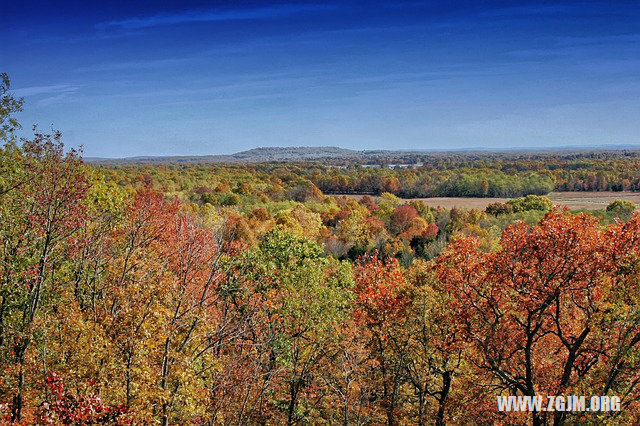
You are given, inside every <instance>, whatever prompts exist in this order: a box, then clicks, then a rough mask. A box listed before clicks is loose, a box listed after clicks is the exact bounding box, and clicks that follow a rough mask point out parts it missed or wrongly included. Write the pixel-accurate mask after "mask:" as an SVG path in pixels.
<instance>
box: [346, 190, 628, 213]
mask: <svg viewBox="0 0 640 426" xmlns="http://www.w3.org/2000/svg"><path fill="white" fill-rule="evenodd" d="M347 196H348V197H349V198H354V199H360V198H362V197H363V195H347ZM548 197H549V198H551V199H552V200H553V202H554V203H556V204H558V205H563V206H567V207H569V208H570V209H572V210H580V209H587V210H596V209H604V208H606V207H607V205H608V204H609V203H610V202H612V201H613V200H628V201H632V202H634V203H636V204H640V193H638V192H611V191H606V192H552V193H550V194H549V195H548ZM418 200H421V201H424V202H425V203H426V204H427V205H429V206H431V207H438V206H440V207H444V208H447V209H450V208H452V207H458V208H465V209H474V208H475V209H485V208H486V207H487V206H488V205H489V204H491V203H495V202H501V203H504V202H505V201H508V200H509V198H476V197H433V198H418Z"/></svg>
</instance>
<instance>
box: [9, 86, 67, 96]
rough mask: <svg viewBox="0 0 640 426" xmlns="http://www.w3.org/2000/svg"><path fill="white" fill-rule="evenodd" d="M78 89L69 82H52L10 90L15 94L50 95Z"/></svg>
mask: <svg viewBox="0 0 640 426" xmlns="http://www.w3.org/2000/svg"><path fill="white" fill-rule="evenodd" d="M78 89H79V87H78V86H74V85H71V84H54V85H51V86H33V87H23V88H20V89H15V90H12V92H13V94H14V95H15V96H20V97H22V96H25V97H26V96H38V95H51V94H56V95H60V94H63V93H66V94H71V93H74V92H76V91H77V90H78Z"/></svg>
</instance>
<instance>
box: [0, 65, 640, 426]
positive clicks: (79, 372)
mask: <svg viewBox="0 0 640 426" xmlns="http://www.w3.org/2000/svg"><path fill="white" fill-rule="evenodd" d="M9 84H10V82H9V79H8V77H7V76H6V75H3V81H2V92H1V93H0V95H1V96H2V99H1V104H0V125H1V126H2V127H1V129H0V131H1V133H0V138H1V139H2V143H3V147H2V149H1V150H0V236H1V239H2V244H1V245H0V416H1V417H0V419H1V421H2V422H5V423H8V424H25V425H26V424H164V425H167V424H207V425H214V424H215V425H217V424H221V425H241V424H289V425H293V424H344V425H376V424H388V425H402V424H418V425H424V424H436V425H445V424H452V425H456V424H478V423H483V424H491V423H496V424H526V423H531V424H534V425H538V424H563V423H566V424H594V425H595V424H637V423H638V422H639V421H640V401H639V399H640V386H639V385H638V383H639V382H640V373H639V371H640V370H639V367H640V365H639V364H638V363H639V362H640V361H639V360H640V305H639V303H640V214H638V213H635V212H634V210H635V209H636V206H635V205H634V204H633V203H632V202H629V201H625V200H618V201H614V202H612V203H610V204H609V205H608V206H603V208H601V209H595V210H585V211H575V210H569V209H568V208H566V207H562V206H560V205H554V203H553V202H552V201H551V200H550V199H549V198H547V197H546V195H547V194H548V193H549V192H551V191H627V192H628V191H637V190H640V154H639V153H638V152H637V151H616V152H582V153H574V154H563V153H519V154H508V153H503V154H500V153H485V154H482V153H476V154H460V153H457V154H454V153H452V154H439V155H428V154H425V153H417V154H412V155H408V154H403V155H408V158H407V159H405V160H403V161H404V162H405V163H406V164H410V167H402V168H400V167H396V168H394V167H391V168H390V167H388V164H385V163H382V162H379V163H378V164H377V165H376V166H375V167H373V166H371V165H370V164H367V165H364V164H363V162H362V161H360V160H359V159H358V158H355V159H353V158H351V159H349V160H348V161H347V160H344V161H342V160H336V159H333V160H331V161H298V162H292V161H279V162H277V161H268V162H235V163H228V164H227V163H220V164H217V163H216V164H205V163H198V162H194V163H188V164H186V163H178V162H159V163H154V164H145V163H135V162H123V163H118V162H114V163H105V164H101V163H92V162H86V161H84V160H83V158H82V153H81V152H78V151H75V150H72V149H67V148H65V147H64V145H63V135H61V134H60V133H58V132H56V131H49V132H42V131H40V130H38V129H35V130H34V133H33V134H32V136H30V137H26V138H18V137H17V136H16V131H17V129H18V128H19V127H20V124H19V123H18V122H17V121H16V119H15V118H14V115H15V113H16V112H18V111H20V110H21V109H22V108H23V104H22V101H21V100H20V99H18V98H16V97H14V96H12V95H11V91H10V87H9ZM365 166H366V167H365ZM627 192H625V193H627ZM621 193H622V192H621ZM434 196H440V197H447V196H460V197H506V198H509V199H510V200H509V201H506V202H504V203H502V202H496V203H492V204H490V205H489V206H488V207H487V208H486V209H483V210H481V209H472V208H469V209H466V208H452V209H446V208H442V207H432V206H429V205H427V204H426V203H425V202H423V201H422V200H417V198H420V197H434ZM506 395H617V396H619V397H620V399H621V407H620V410H619V411H611V412H602V413H589V412H560V411H558V412H524V413H522V412H517V413H514V412H500V411H498V410H497V406H496V398H497V397H498V396H506Z"/></svg>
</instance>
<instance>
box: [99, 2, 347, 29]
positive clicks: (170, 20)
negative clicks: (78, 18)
mask: <svg viewBox="0 0 640 426" xmlns="http://www.w3.org/2000/svg"><path fill="white" fill-rule="evenodd" d="M336 8H337V6H336V5H335V4H331V3H318V4H281V5H274V6H268V7H261V8H253V9H234V10H223V9H206V10H186V11H182V12H177V13H162V14H156V15H150V16H142V17H135V18H127V19H121V20H115V21H108V22H102V23H100V24H98V25H97V27H98V29H109V28H119V29H125V30H132V29H140V28H150V27H157V26H165V25H179V24H189V23H196V22H223V21H245V20H249V21H251V20H266V19H278V18H286V17H290V16H292V15H298V14H301V13H309V12H320V11H327V10H334V9H336Z"/></svg>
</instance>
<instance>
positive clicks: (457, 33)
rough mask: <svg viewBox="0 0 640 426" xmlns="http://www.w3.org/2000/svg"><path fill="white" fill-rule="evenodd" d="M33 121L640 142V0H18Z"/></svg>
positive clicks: (327, 134)
mask: <svg viewBox="0 0 640 426" xmlns="http://www.w3.org/2000/svg"><path fill="white" fill-rule="evenodd" d="M2 8H3V15H4V16H3V18H2V25H1V26H0V37H1V38H2V43H0V71H5V72H8V73H9V75H10V77H11V79H12V87H13V88H14V89H15V93H16V94H17V95H20V96H24V97H25V101H26V105H25V111H24V112H23V113H21V114H20V115H19V119H20V120H21V122H22V123H23V125H24V127H25V129H29V128H30V126H31V124H34V123H37V124H38V125H39V126H40V128H43V129H47V128H49V127H51V126H53V127H55V128H57V129H59V130H61V131H62V132H63V134H64V140H65V141H66V143H67V145H70V146H78V145H83V146H84V152H85V155H87V156H104V157H124V156H135V155H205V154H222V153H232V152H236V151H241V150H245V149H250V148H254V147H258V146H326V145H334V146H341V147H345V148H353V149H457V148H470V147H488V148H492V147H495V148H510V147H554V146H570V145H590V146H593V145H597V146H604V145H614V144H634V145H635V144H640V119H639V117H640V2H638V1H616V2H611V1H606V2H600V1H575V2H574V1H571V2H569V1H562V2H540V1H538V2H527V1H517V2H513V1H512V2H506V1H411V0H407V1H402V0H399V1H393V2H392V1H388V2H376V1H331V0H328V1H322V2H320V1H302V2H300V1H297V2H296V1H289V2H255V1H241V0H236V1H216V2H202V1H200V2H199V1H193V2H192V1H188V0H187V1H179V2H178V1H176V2H171V1H155V2H154V1H144V0H142V1H135V2H133V1H110V2H91V1H83V2H65V1H58V2H50V1H30V0H23V1H16V2H11V3H8V4H5V5H3V6H2Z"/></svg>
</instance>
